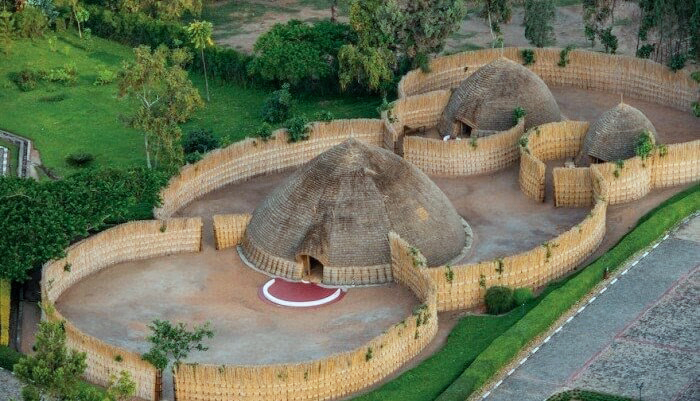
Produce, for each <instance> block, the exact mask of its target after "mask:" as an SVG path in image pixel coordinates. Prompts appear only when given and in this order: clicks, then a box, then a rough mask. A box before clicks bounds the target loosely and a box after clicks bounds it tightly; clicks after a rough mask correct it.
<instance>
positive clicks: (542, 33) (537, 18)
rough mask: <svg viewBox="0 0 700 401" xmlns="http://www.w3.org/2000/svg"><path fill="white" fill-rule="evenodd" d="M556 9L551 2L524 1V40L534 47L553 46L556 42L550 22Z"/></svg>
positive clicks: (550, 0) (548, 0)
mask: <svg viewBox="0 0 700 401" xmlns="http://www.w3.org/2000/svg"><path fill="white" fill-rule="evenodd" d="M555 12H556V7H555V5H554V1H553V0H526V1H525V19H524V21H523V25H525V38H527V40H528V41H529V42H530V43H531V44H532V45H533V46H536V47H545V46H550V45H553V44H554V43H555V42H556V38H555V36H554V27H553V26H552V21H553V20H554V15H555Z"/></svg>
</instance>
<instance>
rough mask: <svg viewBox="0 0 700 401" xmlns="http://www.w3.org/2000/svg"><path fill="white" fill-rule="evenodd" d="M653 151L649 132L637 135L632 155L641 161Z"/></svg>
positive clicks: (652, 142)
mask: <svg viewBox="0 0 700 401" xmlns="http://www.w3.org/2000/svg"><path fill="white" fill-rule="evenodd" d="M653 150H654V141H653V140H652V136H651V133H650V132H649V131H643V132H642V133H641V134H639V137H638V138H637V144H636V145H635V147H634V153H635V154H636V155H637V156H639V157H641V158H642V160H646V158H647V157H649V155H650V154H651V152H652V151H653Z"/></svg>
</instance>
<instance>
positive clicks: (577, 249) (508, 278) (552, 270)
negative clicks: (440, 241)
mask: <svg viewBox="0 0 700 401" xmlns="http://www.w3.org/2000/svg"><path fill="white" fill-rule="evenodd" d="M606 211H607V203H606V202H605V201H603V200H599V201H598V202H597V203H596V205H595V207H594V208H593V210H592V211H591V213H590V214H589V215H588V216H587V217H586V218H585V219H584V220H583V221H582V222H581V223H579V224H577V225H576V226H574V227H572V228H571V229H569V230H568V231H566V232H565V233H563V234H561V235H559V236H558V237H556V238H553V239H552V240H551V241H548V242H546V243H544V244H542V245H541V246H538V247H536V248H534V249H531V250H529V251H526V252H523V253H520V254H517V255H513V256H508V257H505V258H503V259H496V260H492V261H484V262H480V263H474V264H466V265H459V266H452V267H447V266H443V267H439V268H431V269H428V275H429V276H430V277H431V278H432V280H433V281H434V282H435V284H436V286H437V308H438V310H439V311H450V310H459V309H466V308H471V307H474V306H477V305H479V304H481V303H482V302H483V297H484V294H485V292H486V288H488V287H491V286H494V285H505V286H509V287H513V288H515V287H530V288H536V287H540V286H543V285H545V284H547V283H549V282H550V281H551V280H554V279H557V278H559V277H562V276H564V275H566V274H567V273H569V272H571V270H572V269H574V268H575V267H576V266H577V265H578V264H579V263H581V262H582V261H583V260H584V259H586V258H587V257H588V256H590V255H591V254H592V253H593V252H594V251H595V249H597V248H598V246H599V245H600V242H601V241H602V240H603V237H604V235H605V215H606Z"/></svg>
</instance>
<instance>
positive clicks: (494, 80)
mask: <svg viewBox="0 0 700 401" xmlns="http://www.w3.org/2000/svg"><path fill="white" fill-rule="evenodd" d="M516 107H522V108H523V109H524V110H525V111H526V113H527V114H526V116H525V129H528V128H530V127H534V126H536V125H540V124H544V123H548V122H554V121H560V120H561V112H560V111H559V106H558V105H557V102H556V100H555V99H554V96H552V93H551V92H550V91H549V88H548V87H547V85H546V84H545V83H544V81H542V79H541V78H540V77H538V76H537V75H536V74H535V73H534V72H532V71H530V70H528V69H527V68H525V67H524V66H522V65H520V64H518V63H516V62H514V61H511V60H509V59H506V58H499V59H497V60H494V61H492V62H490V63H489V64H486V65H484V66H483V67H481V68H479V69H478V70H476V71H475V72H474V73H473V74H471V75H470V76H469V77H467V78H466V79H465V80H464V81H462V83H461V84H460V85H459V87H458V88H457V89H455V91H454V92H453V93H452V97H451V98H450V101H449V103H448V104H447V106H446V107H445V110H444V111H443V113H442V116H441V118H440V121H439V122H438V130H439V131H440V133H441V134H442V135H453V136H456V135H458V134H459V132H455V131H456V124H455V121H462V122H464V123H465V124H467V125H469V126H471V127H472V130H473V131H472V136H487V135H490V134H492V133H494V132H498V131H504V130H507V129H508V128H511V127H512V126H513V125H515V123H514V120H513V110H515V108H516Z"/></svg>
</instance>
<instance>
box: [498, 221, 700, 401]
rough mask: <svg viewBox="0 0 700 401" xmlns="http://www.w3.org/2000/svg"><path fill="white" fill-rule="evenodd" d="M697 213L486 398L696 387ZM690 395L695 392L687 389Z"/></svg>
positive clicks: (530, 399) (657, 397) (649, 396)
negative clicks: (582, 391) (572, 391)
mask: <svg viewBox="0 0 700 401" xmlns="http://www.w3.org/2000/svg"><path fill="white" fill-rule="evenodd" d="M699 260H700V217H695V218H694V219H692V220H691V221H690V222H689V223H686V224H684V225H683V226H681V228H680V229H679V230H678V231H677V232H675V233H674V234H671V235H670V236H669V237H668V238H667V239H666V240H665V241H663V242H662V243H660V244H659V245H658V247H657V248H655V249H653V250H651V251H650V252H649V253H648V255H647V256H646V257H643V258H642V259H641V260H640V261H639V263H637V264H636V266H633V267H631V268H630V270H629V271H628V273H626V274H621V275H620V276H619V277H618V279H617V280H613V281H612V282H611V283H610V285H609V286H608V288H607V290H606V291H604V292H603V293H602V294H600V295H598V296H597V298H595V300H594V301H593V302H592V303H590V304H589V305H588V306H587V307H586V308H585V310H584V311H582V312H581V313H579V314H578V315H576V317H575V318H574V319H573V320H571V321H570V322H569V323H568V324H566V325H565V326H564V328H563V329H562V330H561V332H559V333H558V334H555V335H554V336H553V337H552V339H551V340H550V341H549V342H548V343H546V344H544V345H542V346H541V347H540V348H539V350H538V351H537V352H536V353H534V354H531V356H530V357H529V358H528V359H527V361H526V362H525V363H524V364H522V365H521V366H520V367H518V368H517V369H516V370H515V372H514V373H513V374H512V375H510V376H508V377H507V378H506V379H505V380H504V381H503V383H502V384H501V385H500V386H499V387H497V388H496V390H494V391H492V392H491V393H490V395H489V396H488V397H486V400H488V401H501V400H502V401H507V400H514V399H518V400H522V401H541V400H543V399H547V397H549V396H551V395H552V394H555V393H558V392H559V391H562V390H565V389H569V388H583V389H588V390H594V391H602V392H606V393H613V394H619V395H623V396H627V397H635V399H636V397H638V396H639V390H638V387H637V386H638V385H639V384H640V383H644V386H643V388H642V398H643V399H644V400H647V401H666V400H691V399H697V398H693V397H694V396H696V395H697V393H693V391H696V390H697V389H698V387H699V386H700V380H699V378H698V369H699V368H700V337H699V336H700V334H698V333H700V308H698V307H697V305H698V300H699V299H700V266H699V265H698V261H699ZM694 394H695V395H694Z"/></svg>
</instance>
